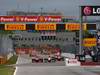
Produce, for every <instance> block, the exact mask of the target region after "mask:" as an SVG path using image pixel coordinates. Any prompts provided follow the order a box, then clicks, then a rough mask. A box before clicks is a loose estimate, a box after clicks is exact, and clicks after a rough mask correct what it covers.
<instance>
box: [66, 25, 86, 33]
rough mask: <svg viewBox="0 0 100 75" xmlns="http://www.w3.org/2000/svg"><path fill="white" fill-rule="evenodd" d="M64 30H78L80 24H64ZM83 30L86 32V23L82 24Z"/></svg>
mask: <svg viewBox="0 0 100 75" xmlns="http://www.w3.org/2000/svg"><path fill="white" fill-rule="evenodd" d="M65 28H66V30H71V31H73V30H80V24H79V23H67V24H66V27H65ZM83 30H86V23H84V24H83Z"/></svg>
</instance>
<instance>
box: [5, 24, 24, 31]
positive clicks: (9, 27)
mask: <svg viewBox="0 0 100 75" xmlns="http://www.w3.org/2000/svg"><path fill="white" fill-rule="evenodd" d="M5 30H26V25H25V24H5Z"/></svg>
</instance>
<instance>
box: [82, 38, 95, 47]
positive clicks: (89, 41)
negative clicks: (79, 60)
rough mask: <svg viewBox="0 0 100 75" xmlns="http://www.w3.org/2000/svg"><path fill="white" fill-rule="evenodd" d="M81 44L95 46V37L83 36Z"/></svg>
mask: <svg viewBox="0 0 100 75" xmlns="http://www.w3.org/2000/svg"><path fill="white" fill-rule="evenodd" d="M83 45H84V46H85V47H92V46H96V38H85V39H84V40H83Z"/></svg>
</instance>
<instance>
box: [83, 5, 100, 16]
mask: <svg viewBox="0 0 100 75" xmlns="http://www.w3.org/2000/svg"><path fill="white" fill-rule="evenodd" d="M81 13H82V16H100V6H81Z"/></svg>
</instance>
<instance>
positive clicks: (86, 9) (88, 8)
mask: <svg viewBox="0 0 100 75" xmlns="http://www.w3.org/2000/svg"><path fill="white" fill-rule="evenodd" d="M83 13H84V15H87V16H88V15H91V13H92V8H91V7H89V6H86V7H84V9H83Z"/></svg>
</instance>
